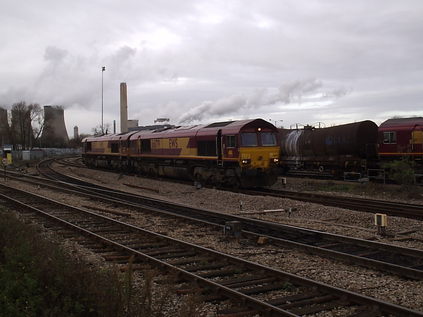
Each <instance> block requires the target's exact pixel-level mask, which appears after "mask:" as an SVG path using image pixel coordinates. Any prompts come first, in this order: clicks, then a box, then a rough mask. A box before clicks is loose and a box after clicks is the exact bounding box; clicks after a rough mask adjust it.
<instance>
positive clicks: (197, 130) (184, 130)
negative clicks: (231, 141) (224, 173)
mask: <svg viewBox="0 0 423 317" xmlns="http://www.w3.org/2000/svg"><path fill="white" fill-rule="evenodd" d="M248 127H251V128H254V127H262V128H269V129H272V130H273V129H275V130H276V128H275V126H273V125H272V124H271V123H269V122H267V121H264V120H263V119H250V120H237V121H224V122H215V123H211V124H202V125H194V126H184V127H182V126H179V127H174V128H169V129H162V130H147V131H139V132H137V133H135V134H133V135H132V136H131V137H130V139H131V140H134V139H139V138H143V139H144V138H146V139H154V138H165V137H192V136H195V135H197V136H207V135H216V134H217V132H218V131H219V130H222V134H223V135H225V134H237V133H239V131H240V130H241V129H243V128H248Z"/></svg>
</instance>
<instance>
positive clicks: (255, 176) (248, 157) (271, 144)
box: [238, 125, 280, 187]
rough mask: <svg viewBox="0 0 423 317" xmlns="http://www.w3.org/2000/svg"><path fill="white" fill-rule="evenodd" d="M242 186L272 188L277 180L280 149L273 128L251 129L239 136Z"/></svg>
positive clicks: (259, 127) (261, 126)
mask: <svg viewBox="0 0 423 317" xmlns="http://www.w3.org/2000/svg"><path fill="white" fill-rule="evenodd" d="M238 139H239V148H238V151H239V157H238V160H239V161H238V162H239V166H240V168H241V179H242V184H241V185H242V186H245V187H251V186H258V187H260V186H270V185H272V184H274V183H275V182H276V180H277V175H278V170H277V169H278V162H279V153H280V147H279V146H278V141H277V131H276V128H275V129H273V126H268V125H260V126H258V127H249V128H246V129H243V130H241V131H240V134H239V138H238Z"/></svg>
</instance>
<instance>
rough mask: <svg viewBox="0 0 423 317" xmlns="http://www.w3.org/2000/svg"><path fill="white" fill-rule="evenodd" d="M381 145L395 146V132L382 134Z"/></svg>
mask: <svg viewBox="0 0 423 317" xmlns="http://www.w3.org/2000/svg"><path fill="white" fill-rule="evenodd" d="M383 143H384V144H395V143H397V133H396V132H383Z"/></svg>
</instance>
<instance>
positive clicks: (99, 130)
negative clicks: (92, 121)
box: [91, 123, 111, 136]
mask: <svg viewBox="0 0 423 317" xmlns="http://www.w3.org/2000/svg"><path fill="white" fill-rule="evenodd" d="M110 130H111V125H110V123H105V124H104V126H103V127H102V126H101V124H99V125H97V126H95V127H94V128H92V130H91V131H92V132H93V135H94V136H102V135H105V134H108V133H109V131H110Z"/></svg>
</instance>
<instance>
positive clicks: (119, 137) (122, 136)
mask: <svg viewBox="0 0 423 317" xmlns="http://www.w3.org/2000/svg"><path fill="white" fill-rule="evenodd" d="M135 132H136V131H130V132H123V133H117V134H105V135H102V136H89V137H86V138H85V139H83V140H82V142H92V141H96V142H101V141H119V140H126V139H128V137H129V136H131V135H132V134H134V133H135Z"/></svg>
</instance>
